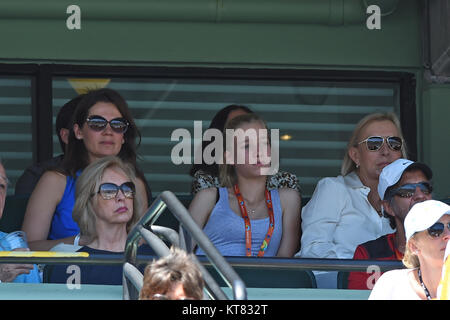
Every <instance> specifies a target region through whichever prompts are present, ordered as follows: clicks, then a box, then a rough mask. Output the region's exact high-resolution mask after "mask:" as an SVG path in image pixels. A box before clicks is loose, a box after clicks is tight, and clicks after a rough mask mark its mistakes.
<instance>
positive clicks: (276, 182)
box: [267, 171, 302, 195]
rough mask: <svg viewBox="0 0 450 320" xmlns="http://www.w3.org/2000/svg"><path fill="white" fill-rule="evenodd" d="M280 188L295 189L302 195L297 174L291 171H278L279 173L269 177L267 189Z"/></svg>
mask: <svg viewBox="0 0 450 320" xmlns="http://www.w3.org/2000/svg"><path fill="white" fill-rule="evenodd" d="M280 188H290V189H294V190H297V192H298V193H299V194H300V195H301V194H302V189H301V188H300V183H299V180H298V178H297V176H296V175H295V174H293V173H290V172H286V171H278V173H276V174H274V175H273V176H270V177H269V179H267V189H269V190H272V189H280Z"/></svg>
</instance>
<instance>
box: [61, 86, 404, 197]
mask: <svg viewBox="0 0 450 320" xmlns="http://www.w3.org/2000/svg"><path fill="white" fill-rule="evenodd" d="M82 82H83V80H82V79H79V81H78V83H77V84H76V85H75V84H74V82H73V81H69V79H67V78H63V77H58V78H55V79H54V81H53V90H54V93H53V97H54V100H53V107H54V119H55V117H56V113H57V111H58V110H59V107H61V106H62V105H63V104H64V103H66V102H67V101H68V100H69V99H71V98H73V97H74V96H75V95H76V91H75V89H74V88H77V89H78V90H79V87H77V86H80V83H82ZM86 85H87V86H89V87H91V88H92V87H95V86H96V84H95V81H94V80H92V79H91V80H89V81H86ZM104 85H107V86H108V87H109V88H112V89H115V90H117V91H119V92H120V93H121V94H122V95H123V96H124V98H125V99H126V100H127V102H128V104H129V106H130V108H131V110H132V113H133V115H134V117H135V119H136V124H137V125H138V127H139V129H140V131H141V134H142V141H141V145H140V147H139V149H138V152H139V154H140V156H141V158H140V160H139V165H140V166H141V168H142V169H143V171H144V173H145V176H146V178H147V180H148V182H149V183H150V185H151V188H152V190H153V192H154V195H157V194H158V193H159V192H161V191H164V190H171V191H173V192H175V193H176V194H180V195H181V194H189V193H190V190H191V181H192V179H191V177H190V176H189V169H190V165H188V164H181V165H175V164H173V162H172V160H171V151H172V148H173V147H174V146H175V145H176V144H177V143H179V141H171V134H172V132H173V131H174V130H175V129H178V128H185V129H187V130H189V132H190V133H191V137H192V138H193V137H194V120H198V121H202V126H203V132H204V130H206V129H207V128H208V126H209V123H210V121H211V119H212V118H213V116H214V114H215V113H216V112H217V111H218V110H219V109H221V108H223V107H225V106H227V105H229V104H234V103H236V104H243V105H246V106H248V107H250V108H251V109H252V110H254V111H255V112H257V113H258V114H260V115H261V116H262V117H263V118H264V119H265V120H266V121H267V123H268V125H269V128H272V129H275V128H278V129H279V130H280V131H279V134H280V138H281V141H280V170H283V171H288V172H292V173H295V174H296V175H297V176H298V178H299V180H300V184H301V187H302V189H303V192H304V196H306V197H309V196H311V194H312V192H313V191H314V188H315V185H316V183H317V181H318V180H319V179H320V178H322V177H326V176H337V175H339V173H340V166H341V162H342V159H343V156H344V152H345V148H346V144H347V141H348V139H349V137H350V135H351V132H352V130H353V128H354V125H355V124H356V123H357V122H358V121H359V120H360V119H361V118H362V117H364V116H365V115H366V114H369V113H373V112H387V111H395V112H396V113H397V114H399V101H398V100H399V99H398V96H399V88H398V84H396V83H380V82H367V83H363V82H345V81H336V82H325V81H288V80H271V81H269V80H230V79H167V78H164V79H124V78H111V79H106V80H105V79H102V80H100V81H99V82H98V83H97V86H104ZM81 86H82V85H81ZM53 142H54V154H55V155H56V154H59V152H60V148H59V142H58V139H57V138H56V136H55V137H54V139H53ZM191 154H192V156H193V154H194V150H193V147H192V149H191Z"/></svg>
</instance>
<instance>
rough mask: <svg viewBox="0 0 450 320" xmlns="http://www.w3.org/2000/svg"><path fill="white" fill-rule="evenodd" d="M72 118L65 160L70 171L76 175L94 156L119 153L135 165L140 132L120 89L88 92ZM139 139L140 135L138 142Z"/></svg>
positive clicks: (118, 154) (119, 155)
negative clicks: (109, 115)
mask: <svg viewBox="0 0 450 320" xmlns="http://www.w3.org/2000/svg"><path fill="white" fill-rule="evenodd" d="M100 109H101V110H103V111H105V112H106V113H108V114H111V115H113V116H111V119H109V118H108V117H107V116H106V113H102V114H100V113H101V112H100V113H99V112H98V111H97V110H100ZM72 121H73V122H72V123H73V126H72V128H71V130H70V133H69V143H68V147H67V156H66V157H65V159H64V168H65V169H66V171H68V173H70V174H71V175H74V174H75V172H76V171H77V170H79V169H83V168H85V167H86V166H88V165H89V163H90V162H91V161H92V160H94V159H95V158H101V157H103V156H109V155H115V156H118V157H119V158H121V159H122V160H124V161H127V162H129V163H131V164H132V165H133V166H135V167H136V147H137V145H138V144H139V143H140V138H141V134H140V132H139V130H138V128H137V127H136V124H135V122H134V119H133V117H132V115H131V112H130V110H129V108H128V104H127V102H126V101H125V99H124V98H123V97H122V96H121V95H120V94H119V93H118V92H117V91H115V90H112V89H109V88H102V89H96V90H92V91H89V92H88V93H86V94H85V96H84V97H83V98H82V99H81V101H80V102H79V104H78V106H77V109H76V111H75V114H74V116H73V118H72ZM99 134H100V135H105V136H106V135H107V134H110V135H111V138H108V139H107V138H104V139H102V138H101V137H98V135H99ZM113 138H114V139H113ZM116 138H117V139H116ZM136 138H139V141H138V142H136ZM108 143H109V145H108Z"/></svg>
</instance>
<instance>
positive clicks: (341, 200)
mask: <svg viewBox="0 0 450 320" xmlns="http://www.w3.org/2000/svg"><path fill="white" fill-rule="evenodd" d="M369 192H370V188H368V187H366V186H364V185H363V184H362V182H361V180H360V179H359V177H358V175H357V174H356V173H355V172H351V173H350V174H348V175H346V176H338V177H333V178H329V177H328V178H323V179H321V180H320V181H319V182H318V184H317V187H316V189H315V191H314V193H313V195H312V197H311V200H310V201H309V202H308V203H307V204H306V206H305V207H304V208H303V210H302V239H301V249H300V251H299V252H297V253H296V255H295V256H296V257H301V258H337V259H352V258H353V254H354V252H355V249H356V247H357V246H358V245H359V244H361V243H364V242H366V241H369V240H373V239H377V238H379V237H381V236H383V235H385V234H388V233H392V232H394V230H393V229H392V228H391V227H390V225H389V220H388V219H387V218H381V217H380V216H379V215H378V213H377V211H376V210H375V209H374V208H373V207H372V205H371V204H370V203H369V200H368V199H367V195H368V194H369Z"/></svg>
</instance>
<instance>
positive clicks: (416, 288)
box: [369, 200, 450, 300]
mask: <svg viewBox="0 0 450 320" xmlns="http://www.w3.org/2000/svg"><path fill="white" fill-rule="evenodd" d="M404 225H405V236H406V241H407V242H406V251H405V256H404V258H403V264H404V265H405V266H406V267H407V268H408V269H400V270H391V271H388V272H386V273H384V274H383V275H382V276H381V277H380V279H378V281H377V283H376V284H375V287H374V288H373V290H372V292H371V294H370V296H369V299H371V300H380V299H381V300H397V299H402V300H412V299H422V300H431V299H435V298H436V294H437V288H438V285H439V281H440V279H441V272H442V267H443V264H444V254H445V249H446V246H447V242H448V240H449V239H450V206H449V205H447V204H445V203H444V202H441V201H437V200H427V201H424V202H421V203H417V204H415V205H414V206H413V207H412V209H411V210H410V211H409V213H408V215H407V216H406V218H405V223H404Z"/></svg>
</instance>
